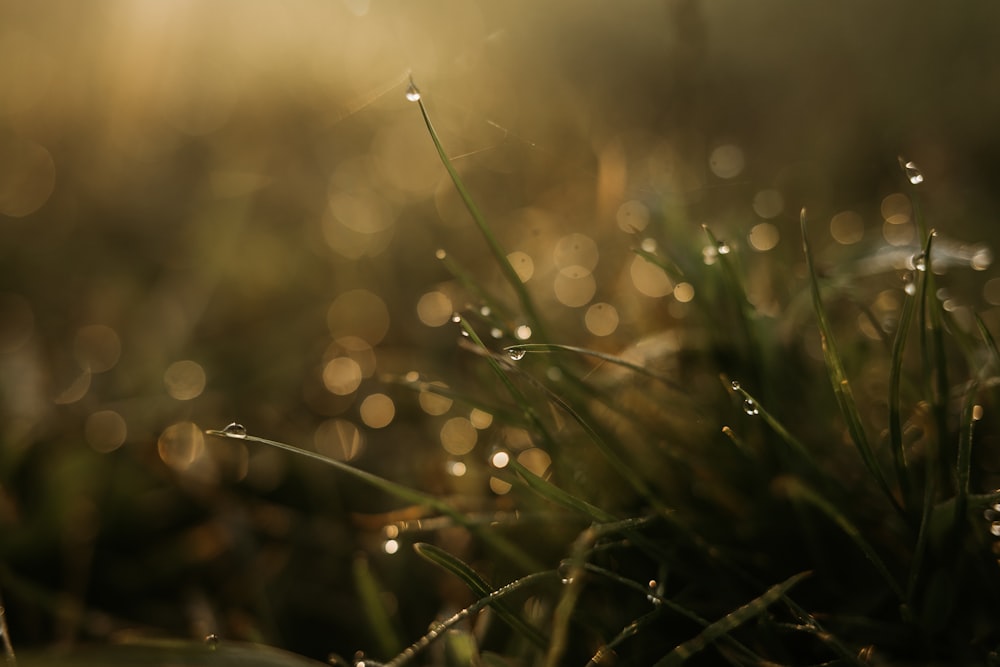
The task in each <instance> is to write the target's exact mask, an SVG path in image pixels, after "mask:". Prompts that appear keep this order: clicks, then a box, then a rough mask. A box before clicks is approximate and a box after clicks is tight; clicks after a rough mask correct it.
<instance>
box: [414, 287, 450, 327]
mask: <svg viewBox="0 0 1000 667" xmlns="http://www.w3.org/2000/svg"><path fill="white" fill-rule="evenodd" d="M454 312H455V307H454V306H453V305H452V303H451V299H450V298H448V295H447V294H445V293H444V292H437V291H435V292H427V293H426V294H424V295H422V296H421V297H420V299H419V300H418V301H417V317H419V318H420V321H421V322H423V323H424V324H426V325H427V326H429V327H440V326H443V325H445V324H447V323H448V322H449V321H450V320H451V315H452V313H454Z"/></svg>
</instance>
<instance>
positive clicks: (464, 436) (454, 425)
mask: <svg viewBox="0 0 1000 667" xmlns="http://www.w3.org/2000/svg"><path fill="white" fill-rule="evenodd" d="M478 438H479V432H478V431H477V430H476V427H475V426H473V425H472V422H470V421H469V420H468V419H466V418H465V417H452V418H451V419H449V420H448V421H446V422H445V423H444V425H443V426H441V446H442V447H443V448H444V450H445V451H446V452H448V453H449V454H452V455H454V456H461V455H463V454H468V453H469V452H471V451H472V450H473V449H474V448H475V446H476V440H477V439H478Z"/></svg>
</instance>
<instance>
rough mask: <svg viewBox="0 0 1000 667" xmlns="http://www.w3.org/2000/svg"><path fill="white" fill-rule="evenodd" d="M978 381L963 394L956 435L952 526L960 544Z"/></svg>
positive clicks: (967, 489)
mask: <svg viewBox="0 0 1000 667" xmlns="http://www.w3.org/2000/svg"><path fill="white" fill-rule="evenodd" d="M978 392H979V383H978V382H976V381H975V380H973V381H972V382H970V383H969V390H968V391H967V392H966V394H965V399H964V401H963V408H962V423H961V424H960V426H961V430H960V432H959V436H958V456H957V458H956V461H955V521H954V526H953V528H952V531H953V535H952V537H953V539H954V540H955V541H956V544H961V534H960V533H961V530H962V527H963V526H964V525H965V513H966V510H967V508H968V505H969V478H970V474H971V468H972V436H973V433H974V431H975V425H976V414H975V403H976V395H977V394H978Z"/></svg>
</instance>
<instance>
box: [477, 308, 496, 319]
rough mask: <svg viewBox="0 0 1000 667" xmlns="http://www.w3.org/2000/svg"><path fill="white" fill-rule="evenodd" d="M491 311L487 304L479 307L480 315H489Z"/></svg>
mask: <svg viewBox="0 0 1000 667" xmlns="http://www.w3.org/2000/svg"><path fill="white" fill-rule="evenodd" d="M492 312H493V311H492V310H491V309H490V307H489V306H482V307H481V308H480V309H479V314H480V315H482V316H483V317H489V316H490V313H492Z"/></svg>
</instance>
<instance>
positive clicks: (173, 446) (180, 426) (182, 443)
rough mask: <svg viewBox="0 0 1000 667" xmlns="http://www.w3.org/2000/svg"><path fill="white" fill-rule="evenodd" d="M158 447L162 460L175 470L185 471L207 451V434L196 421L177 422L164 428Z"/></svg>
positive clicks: (157, 443)
mask: <svg viewBox="0 0 1000 667" xmlns="http://www.w3.org/2000/svg"><path fill="white" fill-rule="evenodd" d="M156 448H157V451H158V452H159V454H160V460H162V461H163V462H164V463H166V464H167V465H168V466H170V467H171V468H173V469H174V470H180V471H184V470H187V469H188V468H190V467H191V465H192V464H193V463H194V462H195V461H197V460H198V458H199V457H200V456H201V455H202V453H203V452H204V451H205V435H204V433H202V430H201V429H200V428H198V425H197V424H195V423H194V422H188V421H185V422H177V423H176V424H171V425H170V426H168V427H167V428H165V429H163V433H161V434H160V437H159V439H158V440H157V442H156Z"/></svg>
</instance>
